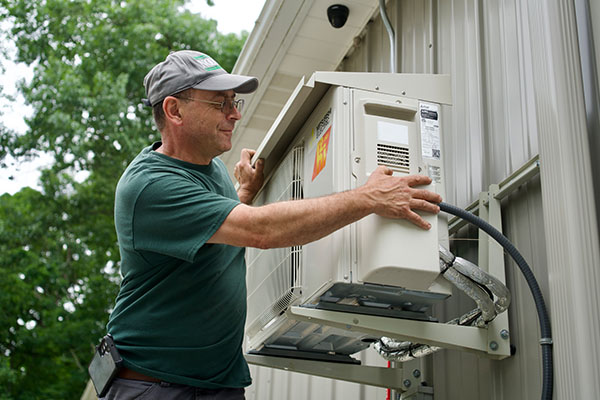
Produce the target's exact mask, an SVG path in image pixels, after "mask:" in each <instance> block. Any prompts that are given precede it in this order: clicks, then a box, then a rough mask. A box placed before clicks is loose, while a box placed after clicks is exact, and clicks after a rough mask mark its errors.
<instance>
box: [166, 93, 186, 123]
mask: <svg viewBox="0 0 600 400" xmlns="http://www.w3.org/2000/svg"><path fill="white" fill-rule="evenodd" d="M180 104H181V103H180V102H179V100H178V99H177V98H176V97H173V96H167V97H165V99H164V100H163V112H164V113H165V119H167V120H168V121H170V122H171V123H172V124H175V125H181V124H182V123H183V118H182V115H181V110H180V109H179V106H180Z"/></svg>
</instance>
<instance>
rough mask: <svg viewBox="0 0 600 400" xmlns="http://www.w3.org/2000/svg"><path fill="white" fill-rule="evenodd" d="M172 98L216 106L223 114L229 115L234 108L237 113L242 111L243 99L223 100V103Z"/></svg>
mask: <svg viewBox="0 0 600 400" xmlns="http://www.w3.org/2000/svg"><path fill="white" fill-rule="evenodd" d="M173 97H175V98H177V99H182V100H193V101H199V102H201V103H208V104H214V105H218V106H219V109H220V110H221V112H222V113H223V114H231V113H232V112H233V109H234V107H235V108H236V109H237V110H238V112H242V109H243V108H244V99H238V100H234V99H225V100H223V101H210V100H202V99H194V98H193V97H177V96H173Z"/></svg>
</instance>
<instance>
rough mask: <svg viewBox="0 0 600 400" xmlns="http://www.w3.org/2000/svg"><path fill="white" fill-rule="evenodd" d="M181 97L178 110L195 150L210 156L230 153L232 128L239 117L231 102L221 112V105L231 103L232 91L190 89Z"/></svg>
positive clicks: (233, 93) (233, 94) (233, 96)
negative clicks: (180, 111) (225, 101)
mask: <svg viewBox="0 0 600 400" xmlns="http://www.w3.org/2000/svg"><path fill="white" fill-rule="evenodd" d="M182 97H183V98H182V104H181V105H180V107H181V110H182V114H183V118H184V120H183V121H184V126H185V127H186V129H185V134H186V135H188V139H189V140H190V141H192V143H196V144H197V145H195V146H194V147H195V148H196V149H198V150H199V151H201V152H202V153H204V154H206V155H208V156H210V157H216V156H218V155H220V154H223V153H224V152H226V151H228V150H231V137H232V135H233V128H234V127H235V123H236V121H238V120H239V119H240V118H241V117H242V115H241V114H240V112H239V111H238V110H237V109H236V108H235V107H232V106H231V103H229V104H227V106H226V107H223V110H222V108H221V105H220V103H222V102H223V101H224V100H228V101H231V100H233V99H234V98H235V92H234V91H233V90H228V91H223V92H213V91H207V90H191V91H189V92H187V93H186V95H185V96H182ZM189 99H193V100H189ZM205 101H209V102H215V103H219V104H212V103H206V102H205Z"/></svg>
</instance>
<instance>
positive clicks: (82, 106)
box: [0, 0, 246, 400]
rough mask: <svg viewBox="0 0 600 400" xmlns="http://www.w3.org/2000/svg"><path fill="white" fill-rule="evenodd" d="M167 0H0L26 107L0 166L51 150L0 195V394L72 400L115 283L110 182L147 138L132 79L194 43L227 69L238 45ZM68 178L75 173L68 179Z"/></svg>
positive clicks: (1, 150)
mask: <svg viewBox="0 0 600 400" xmlns="http://www.w3.org/2000/svg"><path fill="white" fill-rule="evenodd" d="M183 4H184V1H183V0H180V1H177V0H130V1H114V0H87V1H86V0H44V1H40V0H0V18H2V19H3V18H7V19H8V20H9V21H11V22H12V30H11V36H12V39H13V40H14V41H15V43H16V46H17V49H18V53H17V57H18V61H21V62H25V63H27V64H30V65H33V66H34V77H33V80H32V81H31V82H30V83H29V84H21V86H20V91H21V93H22V94H23V95H24V97H25V99H26V101H27V103H29V104H30V105H32V107H33V110H34V111H33V114H32V116H31V117H30V118H28V119H27V121H26V122H27V124H28V127H29V129H28V131H27V132H26V133H25V134H23V135H18V134H16V133H14V132H11V131H10V130H7V129H6V128H4V127H0V128H1V129H0V162H1V161H2V160H3V159H4V158H5V157H6V156H7V155H12V156H14V157H17V158H22V157H27V156H29V155H31V154H33V153H34V152H36V151H42V152H47V153H49V154H52V155H53V157H54V163H53V165H52V166H51V167H50V168H48V169H47V170H45V171H44V172H43V174H42V178H41V185H42V188H43V189H42V191H41V192H38V191H35V190H33V189H28V188H27V189H23V190H21V191H20V192H19V193H17V194H15V195H13V196H10V195H7V194H6V195H3V196H0V308H1V309H2V313H0V400H9V399H19V400H22V399H78V398H79V396H80V395H81V393H82V391H83V389H84V386H85V383H86V381H87V371H86V369H87V364H88V363H89V361H90V359H91V356H92V348H93V347H92V346H93V344H95V343H97V341H98V339H99V338H100V337H101V336H102V335H103V333H104V329H105V324H106V322H107V319H108V312H109V310H110V308H111V307H112V305H113V302H114V299H115V296H116V293H117V290H118V282H119V274H118V267H119V252H118V247H117V244H116V235H115V231H114V225H113V200H114V189H115V186H116V183H117V180H118V178H119V176H120V174H121V173H122V171H123V170H124V168H125V167H126V166H127V164H128V163H129V162H130V161H131V159H132V158H133V157H134V156H135V155H136V154H137V153H138V152H139V151H140V150H141V148H142V147H144V146H147V145H148V144H150V143H151V142H152V141H155V140H157V139H158V138H159V137H160V136H159V134H158V132H157V131H156V129H155V127H154V125H153V121H152V117H151V112H150V109H148V108H146V107H143V106H142V105H141V103H140V99H141V98H143V97H145V94H144V89H143V85H142V82H143V78H144V75H145V74H146V73H147V72H148V71H149V69H150V68H151V67H152V66H153V65H155V64H156V63H158V62H160V61H161V60H164V58H165V57H166V56H167V54H168V53H169V52H170V51H173V50H180V49H195V50H200V51H204V52H206V53H208V54H210V55H212V56H213V57H214V58H215V59H217V60H218V61H219V62H220V64H221V65H222V66H223V67H224V68H225V69H227V70H231V68H232V67H233V64H234V63H235V60H236V59H237V55H238V54H239V51H240V50H241V47H242V45H243V43H244V41H245V38H246V34H245V33H244V34H243V35H242V36H241V37H240V36H237V35H233V34H229V35H223V34H220V33H218V32H217V30H216V22H215V21H209V20H204V19H202V18H200V17H199V16H197V15H194V14H191V13H190V12H188V11H185V10H184V9H183V7H182V6H183ZM75 176H79V177H82V176H83V177H85V179H83V180H82V179H81V178H80V179H75V178H74V177H75Z"/></svg>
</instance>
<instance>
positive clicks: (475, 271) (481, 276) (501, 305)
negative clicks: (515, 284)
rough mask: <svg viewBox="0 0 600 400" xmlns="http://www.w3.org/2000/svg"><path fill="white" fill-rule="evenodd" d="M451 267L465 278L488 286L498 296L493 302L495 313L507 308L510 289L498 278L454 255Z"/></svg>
mask: <svg viewBox="0 0 600 400" xmlns="http://www.w3.org/2000/svg"><path fill="white" fill-rule="evenodd" d="M452 267H454V269H456V270H457V271H458V272H460V273H461V274H463V275H464V276H466V277H467V278H469V279H472V280H474V281H475V282H477V283H478V284H480V285H482V286H485V287H486V288H488V289H489V290H490V291H491V292H492V293H493V294H494V295H495V296H496V297H497V298H498V300H496V302H495V303H494V305H495V307H496V313H497V314H500V313H501V312H504V310H506V309H507V308H508V306H509V305H510V291H509V290H508V288H507V287H506V286H505V285H504V284H503V283H502V282H501V281H500V280H499V279H498V278H496V277H495V276H492V275H490V274H488V273H487V272H485V271H484V270H482V269H481V268H479V267H478V266H477V265H475V264H473V263H472V262H470V261H468V260H465V259H464V258H461V257H456V259H455V260H454V262H453V263H452Z"/></svg>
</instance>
